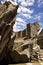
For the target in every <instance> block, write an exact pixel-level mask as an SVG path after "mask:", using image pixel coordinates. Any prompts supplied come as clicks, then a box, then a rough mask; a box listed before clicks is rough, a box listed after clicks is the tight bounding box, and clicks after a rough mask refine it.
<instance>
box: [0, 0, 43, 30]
mask: <svg viewBox="0 0 43 65" xmlns="http://www.w3.org/2000/svg"><path fill="white" fill-rule="evenodd" d="M10 1H11V2H12V4H15V5H19V8H18V11H17V16H16V23H15V24H14V26H13V30H14V31H19V30H23V29H25V28H26V24H27V23H33V22H36V21H38V22H39V24H40V27H41V28H43V0H10ZM1 2H5V0H1Z"/></svg>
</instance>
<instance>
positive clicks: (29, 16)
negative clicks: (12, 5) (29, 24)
mask: <svg viewBox="0 0 43 65" xmlns="http://www.w3.org/2000/svg"><path fill="white" fill-rule="evenodd" d="M22 15H23V16H24V17H28V18H32V16H31V15H30V14H22Z"/></svg>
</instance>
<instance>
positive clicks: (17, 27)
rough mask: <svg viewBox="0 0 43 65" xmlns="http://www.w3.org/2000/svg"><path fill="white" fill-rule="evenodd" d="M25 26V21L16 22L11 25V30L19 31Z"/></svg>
mask: <svg viewBox="0 0 43 65" xmlns="http://www.w3.org/2000/svg"><path fill="white" fill-rule="evenodd" d="M25 28H26V23H25V22H16V23H15V25H14V26H13V31H20V30H23V29H25Z"/></svg>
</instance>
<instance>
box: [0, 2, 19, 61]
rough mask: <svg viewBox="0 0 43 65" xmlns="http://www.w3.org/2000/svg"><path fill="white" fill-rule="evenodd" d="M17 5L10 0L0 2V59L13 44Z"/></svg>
mask: <svg viewBox="0 0 43 65" xmlns="http://www.w3.org/2000/svg"><path fill="white" fill-rule="evenodd" d="M17 9H18V6H15V5H13V4H11V3H10V2H5V3H4V4H1V3H0V61H1V60H2V59H3V58H4V57H5V56H6V53H7V50H8V49H10V48H11V47H12V46H13V43H14V39H15V33H13V25H14V24H15V20H16V14H17Z"/></svg>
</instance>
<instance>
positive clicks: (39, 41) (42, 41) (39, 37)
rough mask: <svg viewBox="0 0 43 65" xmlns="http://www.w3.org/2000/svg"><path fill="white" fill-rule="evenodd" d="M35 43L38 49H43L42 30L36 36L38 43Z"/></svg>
mask: <svg viewBox="0 0 43 65" xmlns="http://www.w3.org/2000/svg"><path fill="white" fill-rule="evenodd" d="M37 43H38V44H39V45H40V48H41V49H43V29H42V31H41V32H40V34H39V36H38V42H37Z"/></svg>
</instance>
